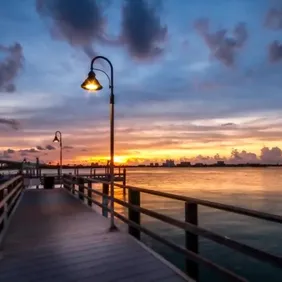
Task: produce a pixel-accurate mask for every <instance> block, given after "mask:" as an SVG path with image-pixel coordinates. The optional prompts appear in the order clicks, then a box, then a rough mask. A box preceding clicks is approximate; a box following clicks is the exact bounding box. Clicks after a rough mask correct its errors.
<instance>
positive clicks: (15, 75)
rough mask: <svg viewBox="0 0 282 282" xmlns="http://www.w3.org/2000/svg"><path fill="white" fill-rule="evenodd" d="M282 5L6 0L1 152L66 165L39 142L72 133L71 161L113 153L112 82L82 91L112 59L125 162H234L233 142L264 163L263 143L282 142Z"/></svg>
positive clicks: (0, 52)
mask: <svg viewBox="0 0 282 282" xmlns="http://www.w3.org/2000/svg"><path fill="white" fill-rule="evenodd" d="M3 2H4V1H3ZM78 3H80V4H78ZM281 9H282V3H281V1H263V0H229V1H224V0H214V1H207V0H205V1H204V0H202V1H192V0H189V1H188V0H186V1H185V0H166V1H159V0H156V1H145V0H144V1H141V0H132V1H121V0H117V1H111V0H107V1H94V0H93V1H91V0H80V1H75V0H69V1H63V0H57V1H56V0H50V1H44V0H38V1H35V0H22V1H17V0H10V1H5V2H4V3H1V9H0V34H1V36H0V100H1V103H0V130H1V138H0V150H1V151H2V156H3V157H9V158H22V157H23V154H24V155H26V156H27V157H29V158H31V159H32V158H34V156H35V155H38V156H40V158H41V159H43V160H45V161H55V160H56V159H57V158H58V156H57V155H58V152H57V150H37V149H36V147H37V146H42V147H44V146H47V145H49V144H50V141H52V137H53V134H54V131H56V130H61V131H62V132H63V136H64V142H65V144H66V146H69V147H72V148H68V149H66V150H65V159H66V162H71V161H78V162H83V161H93V160H96V159H105V158H107V155H108V135H109V130H108V129H109V128H108V124H109V122H108V116H109V106H108V98H109V97H108V95H109V90H108V88H107V87H104V89H103V90H102V91H101V92H99V93H97V94H93V93H91V94H90V93H86V92H85V91H83V90H82V89H81V88H80V84H81V82H82V81H83V80H84V79H85V76H86V75H87V73H88V71H89V65H90V60H91V58H92V56H95V55H103V56H106V57H108V58H109V59H110V60H111V61H112V63H113V65H114V71H115V94H116V149H117V155H118V156H119V159H120V160H123V161H125V160H127V161H128V162H144V161H147V160H151V159H152V160H162V159H165V158H176V159H192V160H194V159H197V160H198V159H201V157H202V156H209V158H211V159H212V160H214V156H215V155H216V154H217V153H219V154H220V156H222V158H227V159H228V158H230V157H229V156H230V153H231V152H232V150H234V149H237V151H238V154H242V151H245V152H246V153H247V154H248V152H253V153H255V154H256V157H257V159H259V160H260V159H261V158H262V157H263V156H262V154H263V152H264V151H261V148H263V147H265V146H266V147H269V150H270V151H271V148H273V147H276V146H278V147H279V146H281V145H280V140H281V135H282V134H281V133H280V131H281V124H282V119H281V106H282V97H281V86H282V80H281V70H282V65H281V64H282V47H281V45H280V43H279V42H282V24H281V25H280V21H281V23H282V13H281V11H282V10H281ZM234 30H235V31H237V33H236V32H235V33H234ZM270 46H272V47H271V48H270ZM96 66H97V67H99V68H103V69H104V70H105V71H107V72H108V71H109V68H108V66H107V65H106V64H104V63H102V62H101V63H98V64H97V65H96ZM97 77H98V78H99V80H100V81H101V83H102V84H103V85H104V86H106V85H107V83H108V82H107V79H106V77H104V76H103V74H100V73H97ZM15 123H16V125H17V126H16V127H17V129H15V128H14V127H15ZM11 125H14V126H11ZM32 148H33V149H34V148H35V151H36V152H29V150H30V149H32ZM8 149H11V150H13V151H15V152H14V153H9V154H8V153H7V150H8ZM23 150H25V151H24V153H23ZM271 152H272V151H271ZM275 152H278V151H277V150H276V151H275ZM277 154H278V155H279V156H277V155H275V156H276V157H279V158H281V152H280V151H279V152H278V153H277ZM245 155H246V154H245V153H244V158H246V160H248V157H245ZM231 158H232V156H231ZM257 159H256V160H255V161H257ZM279 160H280V159H279ZM275 161H276V159H275Z"/></svg>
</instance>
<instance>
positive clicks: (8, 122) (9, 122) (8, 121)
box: [0, 118, 19, 130]
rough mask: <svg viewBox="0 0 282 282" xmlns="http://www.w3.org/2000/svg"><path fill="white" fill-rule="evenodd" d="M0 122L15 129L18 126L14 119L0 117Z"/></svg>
mask: <svg viewBox="0 0 282 282" xmlns="http://www.w3.org/2000/svg"><path fill="white" fill-rule="evenodd" d="M0 124H5V125H9V126H11V127H12V128H13V129H15V130H17V129H18V128H19V122H18V121H16V120H14V119H6V118H0Z"/></svg>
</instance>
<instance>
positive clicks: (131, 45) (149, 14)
mask: <svg viewBox="0 0 282 282" xmlns="http://www.w3.org/2000/svg"><path fill="white" fill-rule="evenodd" d="M166 36H167V27H166V26H162V24H161V20H160V17H159V16H158V15H157V7H156V6H153V4H152V3H151V2H150V4H149V1H146V0H139V1H130V0H125V1H124V4H123V7H122V33H121V41H122V43H123V44H124V45H126V46H127V48H128V50H129V53H130V54H131V55H132V56H134V57H136V58H139V59H147V58H151V57H155V56H157V55H160V54H162V53H163V51H164V49H163V47H162V46H161V44H162V43H164V41H165V39H166Z"/></svg>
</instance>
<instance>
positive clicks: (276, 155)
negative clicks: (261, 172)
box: [260, 147, 282, 164]
mask: <svg viewBox="0 0 282 282" xmlns="http://www.w3.org/2000/svg"><path fill="white" fill-rule="evenodd" d="M260 159H261V161H262V162H263V163H266V164H278V163H281V162H282V151H281V149H280V148H278V147H273V148H271V149H270V148H268V147H264V148H262V149H261V156H260Z"/></svg>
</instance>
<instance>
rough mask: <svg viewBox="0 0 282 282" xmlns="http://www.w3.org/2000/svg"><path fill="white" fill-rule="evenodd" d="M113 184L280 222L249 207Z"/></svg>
mask: <svg viewBox="0 0 282 282" xmlns="http://www.w3.org/2000/svg"><path fill="white" fill-rule="evenodd" d="M115 186H117V187H120V188H125V189H128V190H134V191H139V192H141V193H144V194H150V195H154V196H160V197H163V198H169V199H172V200H178V201H182V202H191V203H195V204H198V205H201V206H206V207H210V208H215V209H218V210H224V211H228V212H232V213H236V214H242V215H246V216H250V217H254V218H258V219H263V220H267V221H271V222H276V223H282V216H280V215H274V214H270V213H266V212H260V211H256V210H251V209H246V208H241V207H236V206H232V205H226V204H221V203H215V202H211V201H207V200H201V199H197V198H191V197H187V196H182V195H175V194H172V193H167V192H160V191H156V190H151V189H146V188H139V187H134V186H129V185H126V186H125V187H124V186H123V185H122V184H118V183H115Z"/></svg>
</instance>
